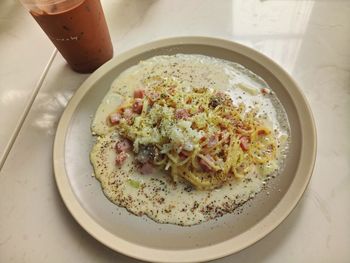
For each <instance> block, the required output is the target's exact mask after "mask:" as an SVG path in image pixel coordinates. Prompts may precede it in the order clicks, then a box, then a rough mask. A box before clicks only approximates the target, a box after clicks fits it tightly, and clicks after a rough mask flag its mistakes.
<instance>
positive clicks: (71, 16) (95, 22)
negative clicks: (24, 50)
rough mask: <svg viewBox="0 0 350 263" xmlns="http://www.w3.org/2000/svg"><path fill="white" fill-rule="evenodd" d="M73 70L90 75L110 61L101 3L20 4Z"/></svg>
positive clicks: (54, 0)
mask: <svg viewBox="0 0 350 263" xmlns="http://www.w3.org/2000/svg"><path fill="white" fill-rule="evenodd" d="M20 1H21V2H22V4H23V5H24V6H25V7H26V8H27V9H28V10H29V12H30V14H31V15H32V16H33V17H34V19H35V20H36V21H37V22H38V24H39V25H40V27H41V28H42V29H43V30H44V32H45V33H46V34H47V36H48V37H49V38H50V40H51V41H52V42H53V44H54V45H55V46H56V47H57V49H58V50H59V52H60V53H61V54H62V56H63V57H64V58H65V59H66V61H67V62H68V64H69V65H70V66H71V67H72V69H73V70H75V71H77V72H81V73H90V72H92V71H94V70H95V69H97V68H98V67H99V66H101V65H102V64H103V63H105V62H106V61H108V60H109V59H111V58H112V57H113V46H112V42H111V38H110V35H109V31H108V27H107V23H106V20H105V17H104V13H103V10H102V6H101V3H100V0H20Z"/></svg>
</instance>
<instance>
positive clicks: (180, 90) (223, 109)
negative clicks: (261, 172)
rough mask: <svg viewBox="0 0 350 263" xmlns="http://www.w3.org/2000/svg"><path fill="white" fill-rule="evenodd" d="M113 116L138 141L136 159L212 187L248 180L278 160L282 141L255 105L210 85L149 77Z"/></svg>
mask: <svg viewBox="0 0 350 263" xmlns="http://www.w3.org/2000/svg"><path fill="white" fill-rule="evenodd" d="M145 86H146V87H145V89H141V90H136V91H135V93H134V97H133V98H127V99H126V100H125V101H124V103H122V104H121V105H120V106H119V107H118V108H117V110H116V111H115V112H113V113H112V114H111V115H110V118H109V122H110V125H112V126H114V127H115V128H116V129H117V131H118V133H119V134H120V135H121V136H123V137H124V138H126V139H128V140H129V141H131V142H132V143H133V151H134V153H135V156H136V160H137V161H138V162H139V163H140V164H142V165H144V164H151V165H153V166H156V167H160V168H161V169H164V170H167V171H170V172H169V174H170V175H171V177H172V179H173V180H174V182H178V181H181V180H185V181H187V182H189V183H191V184H192V185H193V186H195V187H196V189H199V190H210V189H214V188H218V187H220V186H222V185H223V184H225V183H227V182H230V181H233V180H235V179H236V180H239V179H240V178H244V177H245V176H246V175H247V174H248V173H249V172H251V171H252V170H253V169H256V168H257V167H259V166H262V165H266V164H268V163H269V162H271V161H274V160H275V159H276V148H277V139H276V135H275V134H274V131H273V130H272V129H271V128H270V127H268V125H267V124H266V120H265V119H264V117H263V116H259V115H258V111H257V109H255V108H249V109H247V108H246V107H245V105H244V104H242V103H241V104H239V105H235V104H234V103H233V101H232V99H231V98H230V96H229V95H228V94H226V93H224V92H220V91H219V92H218V91H215V90H213V89H208V88H205V87H198V88H184V87H180V86H179V85H178V83H177V82H176V81H174V80H172V79H169V78H161V77H160V76H152V77H148V78H147V79H146V80H145Z"/></svg>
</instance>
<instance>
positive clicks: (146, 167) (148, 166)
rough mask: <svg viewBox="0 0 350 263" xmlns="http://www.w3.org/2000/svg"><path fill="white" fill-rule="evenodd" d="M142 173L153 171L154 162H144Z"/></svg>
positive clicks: (141, 166) (141, 168)
mask: <svg viewBox="0 0 350 263" xmlns="http://www.w3.org/2000/svg"><path fill="white" fill-rule="evenodd" d="M139 169H140V173H141V174H150V173H152V172H153V170H154V167H153V165H152V164H150V163H143V164H141V165H140V168H139Z"/></svg>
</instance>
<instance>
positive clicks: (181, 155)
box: [179, 150, 191, 160]
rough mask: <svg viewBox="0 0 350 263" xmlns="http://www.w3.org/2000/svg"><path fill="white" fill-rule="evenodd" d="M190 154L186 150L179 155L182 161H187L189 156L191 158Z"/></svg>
mask: <svg viewBox="0 0 350 263" xmlns="http://www.w3.org/2000/svg"><path fill="white" fill-rule="evenodd" d="M190 154H191V153H190V152H188V151H185V150H182V151H181V152H180V153H179V156H180V159H181V160H185V159H186V158H187V157H188V156H190Z"/></svg>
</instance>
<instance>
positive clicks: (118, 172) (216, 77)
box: [90, 54, 290, 225]
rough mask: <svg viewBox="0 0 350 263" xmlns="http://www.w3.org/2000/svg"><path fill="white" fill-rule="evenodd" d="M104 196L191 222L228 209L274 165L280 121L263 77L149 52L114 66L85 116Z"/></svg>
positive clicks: (284, 139) (283, 137) (281, 143)
mask: <svg viewBox="0 0 350 263" xmlns="http://www.w3.org/2000/svg"><path fill="white" fill-rule="evenodd" d="M92 132H93V134H95V135H97V142H96V144H95V145H94V147H93V149H92V151H91V155H90V159H91V162H92V164H93V166H94V172H95V176H96V178H97V179H98V180H99V181H100V182H101V185H102V189H103V191H104V193H105V195H106V196H107V197H108V198H109V199H110V200H111V201H112V202H114V203H115V204H117V205H119V206H123V207H125V208H127V209H128V210H129V211H130V212H132V213H134V214H137V215H147V216H148V217H150V218H152V219H154V220H155V221H157V222H161V223H172V224H178V225H193V224H198V223H200V222H204V221H207V220H209V219H213V218H216V217H219V216H222V215H224V214H227V213H231V212H233V211H234V209H235V208H237V207H238V206H240V205H241V204H243V203H244V202H246V201H247V200H249V199H250V198H252V197H253V196H254V195H256V194H257V193H258V192H260V191H261V189H262V188H263V186H264V185H265V183H266V180H267V179H268V178H269V177H270V176H275V175H277V174H278V173H279V172H280V171H281V169H283V161H284V159H285V156H286V153H287V150H288V144H289V133H290V132H289V125H288V120H287V117H286V114H285V111H284V110H283V107H282V105H281V103H280V102H279V101H278V99H277V97H276V96H275V94H274V93H273V92H272V91H271V90H270V88H269V87H268V86H267V84H266V83H265V82H264V81H263V80H262V79H261V78H260V77H258V76H257V75H255V74H254V73H252V72H251V71H249V70H248V69H246V68H244V67H243V66H241V65H239V64H236V63H233V62H229V61H225V60H221V59H217V58H211V57H206V56H202V55H185V54H177V55H173V56H157V57H153V58H150V59H148V60H145V61H142V62H140V63H139V64H138V65H136V66H133V67H131V68H129V69H128V70H126V71H124V72H123V73H121V74H120V75H119V76H118V77H117V78H116V80H115V81H114V82H113V84H112V87H111V89H110V91H109V92H108V93H107V95H106V96H105V98H104V99H103V101H102V103H101V105H100V106H99V108H98V110H97V112H96V115H95V118H94V120H93V123H92Z"/></svg>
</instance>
